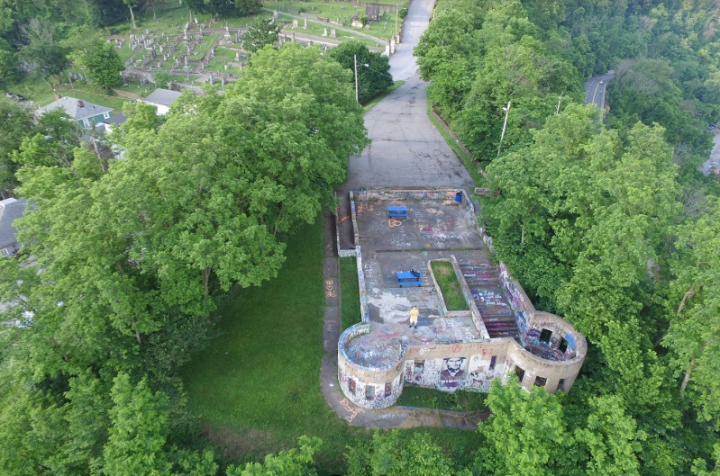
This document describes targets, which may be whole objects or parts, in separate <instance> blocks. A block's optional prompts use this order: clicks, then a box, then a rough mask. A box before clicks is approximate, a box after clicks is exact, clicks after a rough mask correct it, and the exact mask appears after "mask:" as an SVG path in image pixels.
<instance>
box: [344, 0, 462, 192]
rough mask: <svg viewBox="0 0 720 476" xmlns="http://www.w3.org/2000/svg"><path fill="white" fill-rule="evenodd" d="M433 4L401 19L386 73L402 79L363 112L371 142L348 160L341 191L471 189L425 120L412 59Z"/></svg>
mask: <svg viewBox="0 0 720 476" xmlns="http://www.w3.org/2000/svg"><path fill="white" fill-rule="evenodd" d="M434 3H435V1H434V0H414V1H413V2H411V4H410V11H409V12H408V16H407V17H406V19H405V29H404V31H403V42H402V43H401V44H400V45H399V46H398V50H397V52H396V53H395V54H394V55H393V56H392V57H391V58H390V72H391V73H392V75H393V78H395V79H396V80H398V79H401V80H405V81H406V82H405V84H403V85H402V86H401V87H400V88H398V89H397V90H396V91H394V92H393V93H392V94H390V95H388V96H387V97H386V98H385V99H383V100H382V101H380V102H379V103H378V104H377V105H376V106H375V107H373V108H372V109H371V110H370V111H369V112H368V113H367V114H365V127H366V128H367V130H368V137H369V138H370V140H371V141H372V142H371V143H370V145H369V146H368V147H367V148H366V149H365V150H364V151H363V152H362V154H361V155H360V157H351V158H350V171H349V173H348V183H347V185H345V186H344V187H343V189H344V190H357V189H359V188H361V187H372V186H383V187H393V186H403V187H412V186H418V187H422V186H448V187H467V188H470V187H472V186H473V181H472V179H471V178H470V175H469V174H468V173H467V170H465V167H464V166H463V163H462V161H461V160H460V159H459V158H458V157H457V156H456V155H455V153H454V152H453V151H452V149H451V148H450V147H449V146H448V145H447V143H446V142H445V139H443V137H442V136H441V135H440V133H439V132H438V131H437V129H435V126H433V124H432V122H430V119H428V116H427V93H426V90H427V85H428V83H426V82H425V81H422V80H421V79H420V78H419V76H418V74H417V64H416V62H415V57H414V56H413V55H412V53H413V49H414V48H415V45H417V43H418V41H420V36H421V35H422V33H423V32H424V31H425V29H426V28H427V26H428V24H429V20H430V12H432V8H433V5H434Z"/></svg>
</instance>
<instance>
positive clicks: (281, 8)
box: [280, 4, 285, 12]
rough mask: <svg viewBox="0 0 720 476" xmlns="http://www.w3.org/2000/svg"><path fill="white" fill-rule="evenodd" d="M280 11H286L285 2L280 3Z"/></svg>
mask: <svg viewBox="0 0 720 476" xmlns="http://www.w3.org/2000/svg"><path fill="white" fill-rule="evenodd" d="M280 11H281V12H284V11H285V4H282V5H280Z"/></svg>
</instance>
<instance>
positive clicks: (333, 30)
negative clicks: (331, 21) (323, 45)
mask: <svg viewBox="0 0 720 476" xmlns="http://www.w3.org/2000/svg"><path fill="white" fill-rule="evenodd" d="M330 38H337V33H335V28H331V29H330Z"/></svg>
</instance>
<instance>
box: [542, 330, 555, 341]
mask: <svg viewBox="0 0 720 476" xmlns="http://www.w3.org/2000/svg"><path fill="white" fill-rule="evenodd" d="M550 337H552V331H551V330H550V329H543V330H542V332H541V333H540V342H545V343H548V342H550Z"/></svg>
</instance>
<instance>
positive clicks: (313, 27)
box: [279, 13, 385, 47]
mask: <svg viewBox="0 0 720 476" xmlns="http://www.w3.org/2000/svg"><path fill="white" fill-rule="evenodd" d="M293 20H297V21H298V27H297V28H295V29H294V30H293V28H292V21H293ZM279 21H282V22H287V25H285V26H284V27H283V29H282V33H283V34H285V35H288V36H292V33H293V31H294V32H295V33H297V34H298V35H302V34H306V35H312V36H319V37H322V34H323V33H324V30H327V33H328V36H327V38H329V39H331V40H337V41H359V42H360V43H362V44H364V45H365V46H375V47H378V46H379V47H384V46H385V43H384V41H383V40H382V39H378V40H377V41H375V40H371V39H369V38H365V37H364V36H359V35H355V34H354V33H350V32H347V31H343V30H337V29H336V30H335V34H336V35H337V38H332V37H331V36H330V31H331V29H332V28H334V27H333V26H332V25H329V24H323V23H316V22H314V21H311V20H308V27H307V30H306V29H305V28H303V20H300V19H297V18H295V17H291V16H289V15H285V14H284V13H280V16H279ZM358 31H359V29H358ZM365 33H367V34H368V35H373V36H374V35H375V33H373V32H371V31H365Z"/></svg>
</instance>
